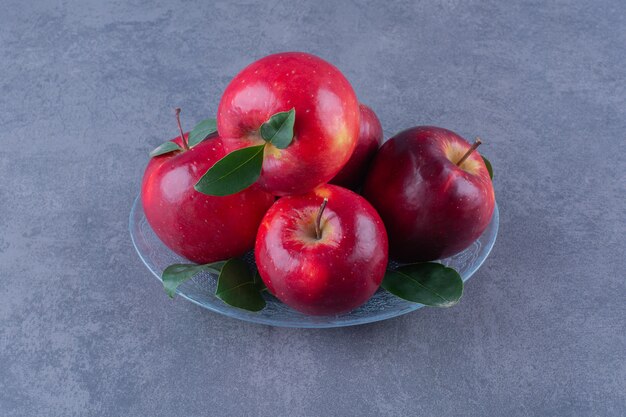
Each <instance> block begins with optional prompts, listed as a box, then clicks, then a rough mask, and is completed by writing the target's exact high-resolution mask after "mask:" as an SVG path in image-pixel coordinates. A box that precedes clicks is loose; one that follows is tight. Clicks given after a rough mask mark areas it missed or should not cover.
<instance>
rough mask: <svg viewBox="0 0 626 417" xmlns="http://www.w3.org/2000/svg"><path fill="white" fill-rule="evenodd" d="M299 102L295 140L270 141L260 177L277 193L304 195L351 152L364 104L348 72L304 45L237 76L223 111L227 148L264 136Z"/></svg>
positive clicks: (261, 182) (263, 184) (220, 114)
mask: <svg viewBox="0 0 626 417" xmlns="http://www.w3.org/2000/svg"><path fill="white" fill-rule="evenodd" d="M292 108H293V109H295V112H296V116H295V125H294V139H293V141H292V142H291V144H290V145H289V146H288V147H287V148H285V149H278V148H276V147H275V146H273V145H271V144H268V145H267V147H266V149H265V153H264V161H263V168H262V171H261V176H260V178H259V180H258V184H259V185H260V186H261V188H262V189H264V190H266V191H268V192H271V193H273V194H275V195H290V194H302V193H305V192H307V191H310V190H312V189H313V188H314V187H316V186H318V185H320V184H323V183H325V182H328V181H329V180H330V179H331V178H333V177H334V176H335V174H337V172H339V170H340V169H341V168H342V167H343V166H344V165H345V163H346V162H347V161H348V159H349V158H350V155H351V154H352V151H353V150H354V147H355V146H356V142H357V138H358V134H359V103H358V101H357V98H356V95H355V93H354V90H353V89H352V87H351V86H350V83H349V82H348V80H346V78H345V77H344V76H343V74H342V73H341V72H340V71H339V70H338V69H337V68H335V67H334V66H333V65H331V64H329V63H328V62H326V61H324V60H322V59H321V58H318V57H316V56H313V55H310V54H306V53H302V52H286V53H280V54H275V55H269V56H267V57H265V58H262V59H260V60H258V61H256V62H254V63H252V64H250V65H249V66H248V67H246V68H245V69H244V70H242V71H241V72H240V73H239V74H237V76H236V77H235V78H234V79H233V80H232V81H231V82H230V84H229V85H228V86H227V87H226V90H225V91H224V95H223V96H222V99H221V101H220V104H219V108H218V111H217V127H218V131H219V133H220V136H221V137H222V138H223V141H224V145H225V147H226V151H227V152H231V151H232V150H235V149H238V148H242V147H248V146H253V145H260V144H263V143H265V142H264V140H263V139H262V138H261V135H260V133H259V128H260V126H261V125H262V124H263V123H264V122H266V121H267V120H268V119H269V118H270V117H271V116H272V115H274V114H276V113H278V112H282V111H288V110H290V109H292Z"/></svg>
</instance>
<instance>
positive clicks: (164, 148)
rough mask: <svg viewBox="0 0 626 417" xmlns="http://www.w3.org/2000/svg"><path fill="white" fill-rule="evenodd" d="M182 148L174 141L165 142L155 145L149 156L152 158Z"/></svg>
mask: <svg viewBox="0 0 626 417" xmlns="http://www.w3.org/2000/svg"><path fill="white" fill-rule="evenodd" d="M182 150H183V148H181V147H180V146H178V145H177V144H176V143H174V142H169V141H168V142H165V143H162V144H160V145H159V146H157V147H156V148H154V149H153V150H152V152H150V158H154V157H155V156H159V155H164V154H166V153H170V152H174V151H182Z"/></svg>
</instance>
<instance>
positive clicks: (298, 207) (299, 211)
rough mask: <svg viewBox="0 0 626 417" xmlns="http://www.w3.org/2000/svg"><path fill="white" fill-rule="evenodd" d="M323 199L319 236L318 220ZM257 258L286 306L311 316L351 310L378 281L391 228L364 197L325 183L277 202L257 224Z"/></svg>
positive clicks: (262, 273) (267, 282)
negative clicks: (316, 223)
mask: <svg viewBox="0 0 626 417" xmlns="http://www.w3.org/2000/svg"><path fill="white" fill-rule="evenodd" d="M324 198H327V199H328V203H327V205H326V207H325V209H324V210H323V212H322V217H321V221H320V230H321V235H320V239H317V238H316V234H315V219H316V217H317V214H318V213H319V210H320V205H321V204H322V203H323V201H324ZM255 258H256V263H257V267H258V270H259V274H260V276H261V278H262V279H263V282H264V283H265V285H266V286H267V288H268V290H269V291H270V292H271V293H272V294H274V295H275V296H276V297H277V298H278V299H280V300H281V301H282V302H284V303H285V304H287V305H288V306H290V307H292V308H294V309H295V310H298V311H300V312H303V313H306V314H311V315H335V314H341V313H347V312H349V311H351V310H354V309H355V308H357V307H359V306H360V305H362V304H364V303H365V302H366V301H367V300H369V298H370V297H371V296H372V295H373V294H374V293H375V292H376V290H377V289H378V287H379V286H380V284H381V282H382V279H383V277H384V274H385V270H386V267H387V260H388V241H387V233H386V231H385V228H384V225H383V222H382V219H381V218H380V216H379V215H378V213H377V212H376V210H374V208H373V207H372V206H371V205H370V204H369V203H368V202H367V201H366V200H365V199H364V198H362V197H361V196H359V195H358V194H356V193H354V192H352V191H350V190H347V189H344V188H341V187H338V186H334V185H324V186H321V187H319V188H317V189H315V190H314V191H313V192H310V193H308V194H304V195H299V196H290V197H283V198H281V199H279V200H278V201H276V203H274V205H273V206H272V207H271V208H270V209H269V211H268V212H267V214H266V215H265V217H264V218H263V221H262V222H261V226H260V227H259V233H258V235H257V240H256V245H255Z"/></svg>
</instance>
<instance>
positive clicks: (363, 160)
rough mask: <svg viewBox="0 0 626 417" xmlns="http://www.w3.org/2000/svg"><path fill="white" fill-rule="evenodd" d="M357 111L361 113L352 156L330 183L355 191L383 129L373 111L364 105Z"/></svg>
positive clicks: (374, 153) (365, 171)
mask: <svg viewBox="0 0 626 417" xmlns="http://www.w3.org/2000/svg"><path fill="white" fill-rule="evenodd" d="M359 109H360V111H361V121H360V124H359V139H358V140H357V144H356V148H354V152H352V156H351V157H350V159H349V160H348V162H347V163H346V165H344V167H343V168H342V169H341V171H339V173H338V174H337V175H335V177H334V178H333V179H332V180H331V181H330V182H331V184H337V185H341V186H342V187H346V188H350V189H355V188H357V187H358V186H359V185H361V182H362V181H363V179H364V178H365V174H366V173H367V168H368V167H369V164H370V163H371V162H372V159H373V158H374V155H376V151H377V150H378V148H379V147H380V145H381V144H382V143H383V127H382V126H381V124H380V120H378V117H377V116H376V113H374V110H372V109H371V108H369V107H367V106H366V105H365V104H360V105H359Z"/></svg>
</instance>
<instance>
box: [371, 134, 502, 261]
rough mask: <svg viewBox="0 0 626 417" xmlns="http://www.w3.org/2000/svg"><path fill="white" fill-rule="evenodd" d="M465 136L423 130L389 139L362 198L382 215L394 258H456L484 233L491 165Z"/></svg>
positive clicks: (491, 205) (489, 210) (488, 216)
mask: <svg viewBox="0 0 626 417" xmlns="http://www.w3.org/2000/svg"><path fill="white" fill-rule="evenodd" d="M470 148H472V150H473V149H475V147H473V146H470V144H469V143H467V142H466V141H465V140H464V139H463V138H462V137H460V136H459V135H457V134H456V133H454V132H451V131H450V130H447V129H442V128H439V127H432V126H419V127H414V128H411V129H408V130H405V131H403V132H401V133H398V134H397V135H396V136H394V137H393V138H391V139H389V140H388V141H387V142H385V144H384V145H383V146H382V147H381V148H380V150H379V151H378V153H377V154H376V157H375V158H374V161H373V162H372V165H371V167H370V171H369V173H368V175H367V179H366V181H365V186H364V192H363V195H364V196H365V197H366V198H367V199H368V200H369V201H370V202H371V203H372V205H373V206H374V207H376V209H377V210H378V212H379V213H380V216H381V217H382V219H383V220H384V222H385V226H386V227H387V232H388V233H389V252H390V256H391V258H392V259H396V260H399V261H402V262H416V261H430V260H435V259H441V258H446V257H448V256H452V255H454V254H456V253H458V252H460V251H462V250H463V249H465V248H467V247H468V246H469V245H470V244H471V243H472V242H473V241H475V240H476V239H478V237H479V236H480V235H481V234H482V233H483V231H484V230H485V228H486V227H487V225H488V224H489V222H490V221H491V216H492V214H493V208H494V204H495V197H494V192H493V185H492V183H491V179H490V177H489V172H488V171H487V167H486V166H485V163H484V162H483V159H482V158H481V157H480V155H479V154H478V152H471V153H470V154H469V155H468V156H467V157H466V159H465V160H464V161H463V162H462V163H460V164H458V163H459V161H461V160H462V158H463V157H464V156H465V155H466V154H467V153H468V151H469V150H470Z"/></svg>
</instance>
